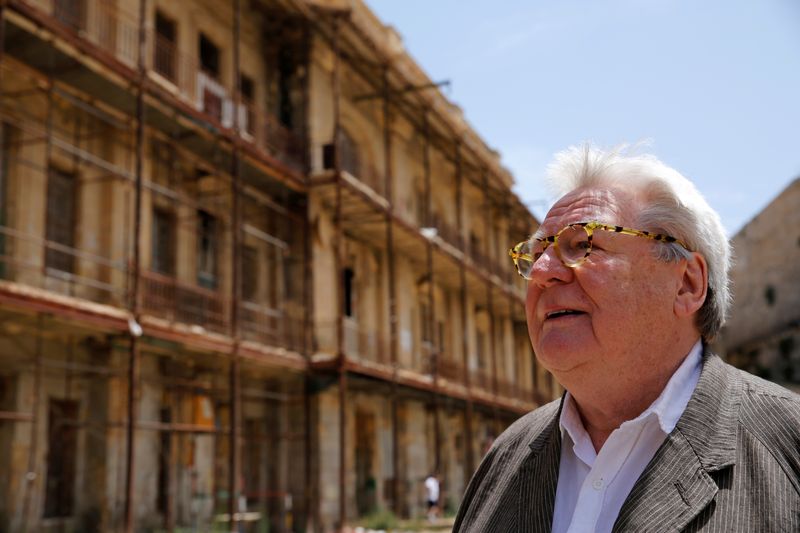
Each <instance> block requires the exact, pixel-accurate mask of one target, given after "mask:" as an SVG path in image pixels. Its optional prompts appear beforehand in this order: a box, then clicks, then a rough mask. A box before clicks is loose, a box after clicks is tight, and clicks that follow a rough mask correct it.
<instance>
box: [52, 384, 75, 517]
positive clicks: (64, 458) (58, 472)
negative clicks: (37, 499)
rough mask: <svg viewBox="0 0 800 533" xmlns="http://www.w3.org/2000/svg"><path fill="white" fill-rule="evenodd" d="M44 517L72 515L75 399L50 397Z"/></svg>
mask: <svg viewBox="0 0 800 533" xmlns="http://www.w3.org/2000/svg"><path fill="white" fill-rule="evenodd" d="M48 411H49V412H48V425H47V444H48V446H47V479H46V484H45V498H44V517H45V518H58V517H67V516H72V515H73V511H74V494H75V473H76V462H77V454H78V430H77V423H78V402H76V401H73V400H54V399H51V400H50V405H49V410H48Z"/></svg>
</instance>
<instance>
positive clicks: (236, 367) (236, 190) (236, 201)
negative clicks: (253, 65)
mask: <svg viewBox="0 0 800 533" xmlns="http://www.w3.org/2000/svg"><path fill="white" fill-rule="evenodd" d="M240 31H241V6H240V0H233V35H232V39H233V80H234V81H233V84H234V91H233V109H234V112H233V135H232V136H231V169H230V172H231V183H230V185H231V210H232V212H231V233H232V235H231V237H232V238H231V241H232V248H233V250H231V262H232V265H231V302H230V313H231V321H230V336H231V338H232V339H233V346H232V350H231V355H230V375H229V385H228V388H229V390H228V394H229V397H228V403H229V409H230V426H231V431H230V433H229V435H228V516H229V517H230V521H229V526H228V527H229V529H230V531H236V529H237V526H238V523H239V513H238V511H239V510H240V509H239V508H238V505H239V490H240V489H241V488H243V487H242V486H241V465H242V458H241V422H242V421H241V418H242V405H241V391H240V388H241V360H240V357H239V345H240V343H241V339H240V332H239V306H240V303H241V294H242V287H241V285H242V284H241V277H242V265H241V256H242V250H241V242H242V209H241V194H242V191H241V176H240V175H239V145H240V142H239V139H240V135H241V131H240V130H239V100H240V94H241V87H240V85H241V65H240V38H239V37H240Z"/></svg>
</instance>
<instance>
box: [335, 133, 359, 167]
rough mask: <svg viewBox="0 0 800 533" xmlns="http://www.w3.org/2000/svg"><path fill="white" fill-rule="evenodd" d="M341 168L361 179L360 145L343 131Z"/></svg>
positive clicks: (340, 154)
mask: <svg viewBox="0 0 800 533" xmlns="http://www.w3.org/2000/svg"><path fill="white" fill-rule="evenodd" d="M339 157H340V160H339V166H340V167H341V168H342V170H346V171H347V172H349V173H350V174H352V175H353V176H356V177H359V178H360V177H361V176H360V174H361V158H360V156H359V153H358V145H357V144H356V142H355V141H354V140H353V138H352V137H351V136H350V134H349V133H347V131H345V130H341V135H340V138H339Z"/></svg>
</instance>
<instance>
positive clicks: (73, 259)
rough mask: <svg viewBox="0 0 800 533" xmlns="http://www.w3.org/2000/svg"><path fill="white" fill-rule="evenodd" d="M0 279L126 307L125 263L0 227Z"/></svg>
mask: <svg viewBox="0 0 800 533" xmlns="http://www.w3.org/2000/svg"><path fill="white" fill-rule="evenodd" d="M0 279H5V280H9V281H15V282H18V283H21V284H25V285H30V286H33V287H38V288H42V289H46V290H48V291H52V292H55V293H59V294H64V295H67V296H74V297H77V298H82V299H86V300H90V301H93V302H98V303H104V304H110V305H116V306H124V305H125V304H126V294H127V287H126V281H127V269H126V265H125V262H124V261H122V260H119V261H116V260H113V259H111V258H109V257H106V256H103V255H102V254H101V253H100V252H97V251H89V250H86V249H82V248H80V247H73V246H66V245H64V244H61V243H57V242H53V241H49V240H46V239H44V238H42V237H40V236H37V235H33V234H29V233H26V232H22V231H19V230H17V229H14V228H11V227H8V226H0Z"/></svg>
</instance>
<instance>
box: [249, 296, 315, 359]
mask: <svg viewBox="0 0 800 533" xmlns="http://www.w3.org/2000/svg"><path fill="white" fill-rule="evenodd" d="M239 313H240V315H239V326H240V328H241V334H242V338H243V339H244V340H250V341H254V342H259V343H262V344H266V345H269V346H280V347H283V348H286V349H288V350H293V351H295V352H301V353H302V352H303V351H304V350H305V323H304V318H305V317H304V314H303V310H302V309H301V308H298V309H294V310H291V308H290V309H288V310H281V309H276V308H274V307H270V306H268V305H262V304H259V303H256V302H248V301H245V302H242V304H241V306H240V311H239Z"/></svg>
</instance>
